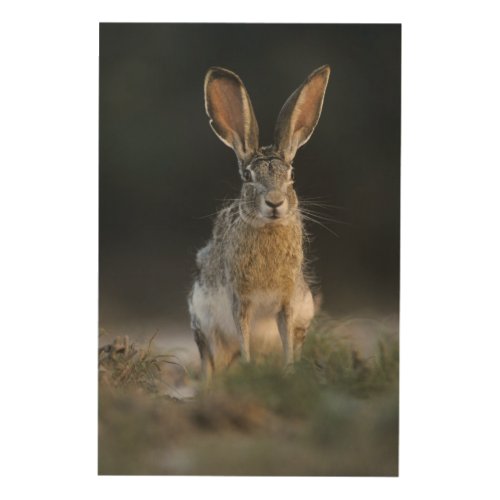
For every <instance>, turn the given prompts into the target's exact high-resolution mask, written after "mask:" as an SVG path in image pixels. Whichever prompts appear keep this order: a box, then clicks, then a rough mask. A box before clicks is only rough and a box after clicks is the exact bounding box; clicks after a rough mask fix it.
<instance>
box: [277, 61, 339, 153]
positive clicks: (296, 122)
mask: <svg viewBox="0 0 500 500" xmlns="http://www.w3.org/2000/svg"><path fill="white" fill-rule="evenodd" d="M329 76H330V67H329V66H328V65H325V66H321V67H320V68H318V69H316V70H314V71H313V72H312V73H311V74H310V75H309V76H308V77H307V79H306V81H305V82H304V83H303V84H302V85H301V86H300V87H299V88H298V89H297V90H296V91H295V92H294V93H293V94H292V95H291V96H290V97H289V98H288V100H287V101H286V102H285V104H284V105H283V107H282V108H281V111H280V114H279V116H278V120H277V122H276V128H275V130H274V144H275V146H276V147H277V148H278V151H279V152H280V153H281V154H282V155H283V157H284V158H285V160H286V161H292V160H293V158H294V156H295V153H296V152H297V149H299V148H300V146H302V145H303V144H305V143H306V142H307V141H308V140H309V138H310V137H311V135H312V133H313V131H314V128H315V127H316V124H317V123H318V120H319V117H320V115H321V108H322V107H323V99H324V97H325V91H326V86H327V84H328V78H329Z"/></svg>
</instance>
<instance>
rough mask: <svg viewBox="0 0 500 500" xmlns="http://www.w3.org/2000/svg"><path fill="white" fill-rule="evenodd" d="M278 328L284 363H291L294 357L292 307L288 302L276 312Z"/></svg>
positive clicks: (287, 364)
mask: <svg viewBox="0 0 500 500" xmlns="http://www.w3.org/2000/svg"><path fill="white" fill-rule="evenodd" d="M278 330H279V332H280V337H281V342H282V343H283V354H284V358H285V365H286V366H289V365H292V364H293V358H294V356H293V354H294V350H293V343H294V342H293V341H294V338H293V337H294V332H293V324H292V308H291V307H290V304H285V305H284V306H283V308H282V309H281V311H280V312H279V313H278Z"/></svg>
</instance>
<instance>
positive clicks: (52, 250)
mask: <svg viewBox="0 0 500 500" xmlns="http://www.w3.org/2000/svg"><path fill="white" fill-rule="evenodd" d="M224 4H225V5H224ZM264 12H265V14H263V13H264ZM495 14H496V12H495V10H494V3H493V2H491V3H490V2H487V1H476V2H474V3H472V2H471V3H465V2H462V3H458V2H446V1H441V2H438V1H434V2H428V1H423V0H422V1H420V2H413V3H411V4H410V3H409V2H408V3H404V2H387V1H386V2H383V1H382V2H381V1H379V2H370V1H365V2H360V1H357V2H356V1H350V2H346V3H345V4H341V3H335V2H321V1H312V0H310V1H308V2H306V3H304V2H298V1H292V0H289V1H287V2H282V3H281V4H279V5H276V4H274V3H273V4H272V3H271V2H268V1H267V2H263V1H255V0H254V1H253V2H251V5H250V4H248V3H242V4H237V3H235V2H234V1H233V2H229V1H228V2H213V1H212V2H205V3H198V4H193V3H192V2H189V3H186V4H185V5H176V6H174V5H172V3H168V2H147V1H143V2H131V1H120V2H118V1H113V2H105V1H100V2H85V3H80V4H76V3H68V2H63V1H59V2H56V1H48V0H47V1H45V2H10V3H9V4H8V5H6V4H5V3H4V4H3V5H2V19H3V27H2V32H1V33H0V36H1V41H2V44H1V47H2V49H1V50H2V78H1V82H0V84H1V88H2V92H1V96H2V108H1V109H2V111H1V124H2V125H1V126H2V138H3V141H2V144H3V145H2V148H1V153H0V154H1V160H0V164H1V165H2V167H1V168H2V182H1V189H2V196H1V197H0V203H1V209H2V210H1V213H2V235H3V238H2V240H3V243H2V292H3V303H4V307H3V308H2V309H3V310H4V311H5V312H4V314H3V325H4V329H3V333H4V335H3V342H2V352H3V356H2V363H1V364H0V366H1V380H2V388H3V390H2V393H3V394H2V395H3V398H2V399H3V411H2V424H3V430H4V433H6V434H7V436H6V439H5V442H2V452H3V453H2V458H1V460H2V462H3V463H2V470H3V474H2V476H3V477H4V482H3V486H4V489H5V490H6V491H7V490H8V492H9V498H10V497H14V498H16V497H19V498H30V497H34V496H40V495H43V494H47V495H50V497H51V498H55V499H58V498H67V497H77V498H106V497H107V498H116V497H119V498H124V499H125V498H138V497H141V498H148V497H150V498H152V497H153V495H154V496H156V495H169V496H171V495H172V494H178V495H183V496H185V497H187V498H190V497H191V495H192V494H198V495H200V496H203V497H209V498H211V497H217V498H221V497H226V498H229V497H234V496H237V497H239V498H244V499H245V498H254V496H255V495H256V494H258V495H260V496H270V495H272V494H273V493H276V494H280V495H282V496H286V498H304V497H307V496H310V495H311V494H313V495H316V494H318V495H320V496H323V495H327V496H330V495H331V496H332V497H333V496H336V497H338V498H343V499H348V498H372V499H377V498H381V499H382V498H383V499H384V500H386V499H390V498H395V499H396V498H397V499H398V500H399V499H401V498H422V497H423V496H425V497H430V498H443V497H446V498H449V497H452V496H454V495H457V494H463V495H464V496H472V495H474V497H477V498H483V497H485V496H490V494H491V492H494V491H495V490H496V491H497V492H498V487H497V486H496V483H495V473H496V472H497V464H498V460H497V453H498V452H497V450H498V448H499V444H500V443H499V433H498V422H500V415H499V411H498V405H497V404H496V400H497V396H496V394H497V393H498V389H497V388H496V385H497V384H496V381H498V373H497V369H496V366H497V363H498V361H497V356H498V353H499V340H498V339H499V333H500V332H499V328H498V321H497V320H496V307H497V306H498V283H499V281H500V280H499V278H500V276H499V266H498V255H500V248H499V241H498V221H497V217H498V214H500V210H499V206H498V201H497V200H498V186H499V182H498V180H499V176H498V171H499V168H500V162H499V155H498V116H499V100H498V89H499V88H500V81H499V71H498V67H499V65H498V57H497V51H496V48H497V47H498V46H500V43H499V39H498V38H499V37H498V28H497V25H496V21H497V19H498V16H497V15H495ZM99 21H130V22H137V21H155V22H159V21H170V22H173V21H190V22H194V21H212V22H213V21H227V22H234V21H246V22H262V21H266V22H272V21H275V22H276V21H277V22H332V23H335V22H364V23H366V22H397V23H399V22H402V24H403V141H402V148H403V150H402V166H403V170H402V195H403V199H402V296H401V297H402V302H401V320H402V322H401V326H402V372H401V387H402V391H401V396H402V397H401V450H400V451H401V455H400V456H401V462H400V463H401V467H400V478H397V479H380V478H379V479H357V478H316V479H300V478H288V479H273V478H267V479H265V478H260V479H249V478H246V479H245V478H196V479H193V478H175V477H158V478H140V477H139V478H138V477H132V478H105V477H104V478H99V477H97V476H96V444H97V438H96V436H97V420H96V399H95V396H96V390H95V389H96V387H95V382H96V376H95V366H94V365H93V363H90V362H89V359H94V355H95V334H96V327H97V231H96V230H97V123H98V122H97V120H98V115H97V98H98V80H97V78H98V74H97V73H98V22H99Z"/></svg>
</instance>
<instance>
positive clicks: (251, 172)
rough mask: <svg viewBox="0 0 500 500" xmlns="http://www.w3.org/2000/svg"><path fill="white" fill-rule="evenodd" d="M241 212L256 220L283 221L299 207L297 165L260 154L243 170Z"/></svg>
mask: <svg viewBox="0 0 500 500" xmlns="http://www.w3.org/2000/svg"><path fill="white" fill-rule="evenodd" d="M242 177H243V187H242V190H241V201H240V212H241V214H242V216H243V217H244V218H245V219H247V220H249V221H254V222H256V223H278V222H279V223H281V222H284V221H285V220H286V219H287V218H288V217H289V216H290V215H291V214H293V213H295V210H296V208H297V205H298V202H297V195H296V194H295V191H294V189H293V169H292V166H291V165H289V164H287V163H285V162H284V161H283V160H281V159H280V158H273V157H258V158H256V159H254V160H253V161H251V162H250V163H249V165H248V166H247V167H245V168H244V169H243V171H242Z"/></svg>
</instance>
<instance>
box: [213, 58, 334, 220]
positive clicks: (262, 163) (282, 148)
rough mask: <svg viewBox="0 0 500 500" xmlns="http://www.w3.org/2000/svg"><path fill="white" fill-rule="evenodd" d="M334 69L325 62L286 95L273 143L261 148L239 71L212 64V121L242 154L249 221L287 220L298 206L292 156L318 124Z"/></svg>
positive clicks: (245, 213)
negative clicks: (237, 72)
mask: <svg viewBox="0 0 500 500" xmlns="http://www.w3.org/2000/svg"><path fill="white" fill-rule="evenodd" d="M329 76H330V68H329V67H328V66H321V68H318V69H316V70H315V71H313V72H312V73H311V74H310V75H309V76H308V77H307V79H306V81H305V82H304V83H303V84H302V85H301V86H300V87H299V88H298V89H297V90H295V92H294V93H293V94H292V95H291V96H290V97H289V98H288V100H287V101H286V102H285V104H284V106H283V108H282V109H281V111H280V113H279V116H278V120H277V122H276V127H275V131H274V145H272V146H267V147H265V148H259V127H258V125H257V120H256V119H255V114H254V112H253V107H252V103H251V101H250V97H249V96H248V93H247V91H246V89H245V86H244V85H243V82H242V81H241V79H240V78H239V76H238V75H236V74H235V73H233V72H232V71H229V70H227V69H224V68H211V69H210V70H209V71H208V73H207V75H206V77H205V108H206V112H207V114H208V116H209V118H210V125H211V126H212V128H213V130H214V132H215V133H216V134H217V136H218V137H219V138H220V139H221V141H222V142H224V144H226V145H227V146H229V147H231V148H232V149H233V150H234V152H235V153H236V156H237V158H238V164H239V168H240V174H241V177H242V179H243V188H242V192H241V200H240V213H241V215H242V216H243V217H244V218H245V219H247V220H248V221H250V222H252V221H256V222H257V221H258V222H259V223H262V222H266V223H277V222H283V221H285V220H286V219H287V217H289V216H290V215H291V214H293V213H294V212H295V209H296V208H297V204H298V203H297V195H296V194H295V191H294V189H293V170H292V166H291V164H292V160H293V158H294V157H295V153H296V152H297V149H298V148H300V147H301V146H302V145H303V144H305V143H306V142H307V141H308V140H309V138H310V137H311V135H312V133H313V131H314V128H315V127H316V124H317V123H318V120H319V117H320V114H321V108H322V106H323V99H324V96H325V91H326V86H327V84H328V78H329Z"/></svg>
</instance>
